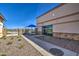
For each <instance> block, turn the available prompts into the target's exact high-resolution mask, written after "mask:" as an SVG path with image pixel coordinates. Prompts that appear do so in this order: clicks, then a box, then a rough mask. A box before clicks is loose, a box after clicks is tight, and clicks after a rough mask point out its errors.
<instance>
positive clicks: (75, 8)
mask: <svg viewBox="0 0 79 59" xmlns="http://www.w3.org/2000/svg"><path fill="white" fill-rule="evenodd" d="M75 12H79V4H77V3H72V4H65V5H63V6H61V7H59V8H56V9H55V10H52V11H50V12H48V13H47V14H45V15H43V16H41V17H39V18H38V20H37V23H40V22H44V21H47V20H50V19H54V18H58V17H61V16H64V15H68V14H72V13H75Z"/></svg>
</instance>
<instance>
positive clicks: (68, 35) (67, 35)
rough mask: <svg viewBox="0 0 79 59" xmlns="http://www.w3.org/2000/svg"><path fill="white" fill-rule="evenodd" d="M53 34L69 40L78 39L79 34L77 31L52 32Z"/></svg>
mask: <svg viewBox="0 0 79 59" xmlns="http://www.w3.org/2000/svg"><path fill="white" fill-rule="evenodd" d="M53 36H54V37H57V38H64V39H70V40H79V34H77V33H62V32H53Z"/></svg>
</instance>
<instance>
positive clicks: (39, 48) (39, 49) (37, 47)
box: [21, 35, 54, 56]
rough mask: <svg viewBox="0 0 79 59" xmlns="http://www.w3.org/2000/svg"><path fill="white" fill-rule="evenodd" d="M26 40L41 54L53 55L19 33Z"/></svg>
mask: <svg viewBox="0 0 79 59" xmlns="http://www.w3.org/2000/svg"><path fill="white" fill-rule="evenodd" d="M21 36H22V37H23V38H24V39H25V40H26V41H28V43H30V44H31V45H32V46H33V47H34V48H35V49H36V50H38V51H39V52H40V53H41V54H42V55H43V56H54V55H52V54H51V53H49V52H48V51H46V50H45V49H43V48H42V47H40V46H39V45H37V44H36V43H34V42H33V41H31V40H30V39H28V38H27V37H25V36H24V35H21Z"/></svg>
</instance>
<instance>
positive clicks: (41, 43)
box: [25, 35, 78, 56]
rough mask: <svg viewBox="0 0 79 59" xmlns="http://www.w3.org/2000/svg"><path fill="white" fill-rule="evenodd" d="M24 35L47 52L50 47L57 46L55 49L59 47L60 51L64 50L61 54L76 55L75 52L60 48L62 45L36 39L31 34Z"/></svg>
mask: <svg viewBox="0 0 79 59" xmlns="http://www.w3.org/2000/svg"><path fill="white" fill-rule="evenodd" d="M25 36H26V37H27V38H29V39H30V40H32V41H33V42H35V43H36V44H38V45H39V46H41V47H42V48H44V49H45V50H47V51H48V52H49V50H50V49H51V48H57V49H60V50H61V51H63V52H64V55H63V56H76V55H78V54H77V53H76V52H73V51H70V50H67V49H65V48H62V47H59V46H57V45H54V44H51V43H49V42H46V41H44V40H40V39H37V38H35V37H34V36H31V35H30V36H29V35H25Z"/></svg>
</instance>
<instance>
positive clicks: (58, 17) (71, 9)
mask: <svg viewBox="0 0 79 59" xmlns="http://www.w3.org/2000/svg"><path fill="white" fill-rule="evenodd" d="M37 28H38V32H39V33H40V34H44V35H51V36H53V37H58V38H66V39H71V40H79V4H78V3H67V4H60V5H58V6H56V7H55V8H53V9H51V10H49V11H48V12H46V13H44V14H42V15H40V16H38V17H37Z"/></svg>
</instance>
